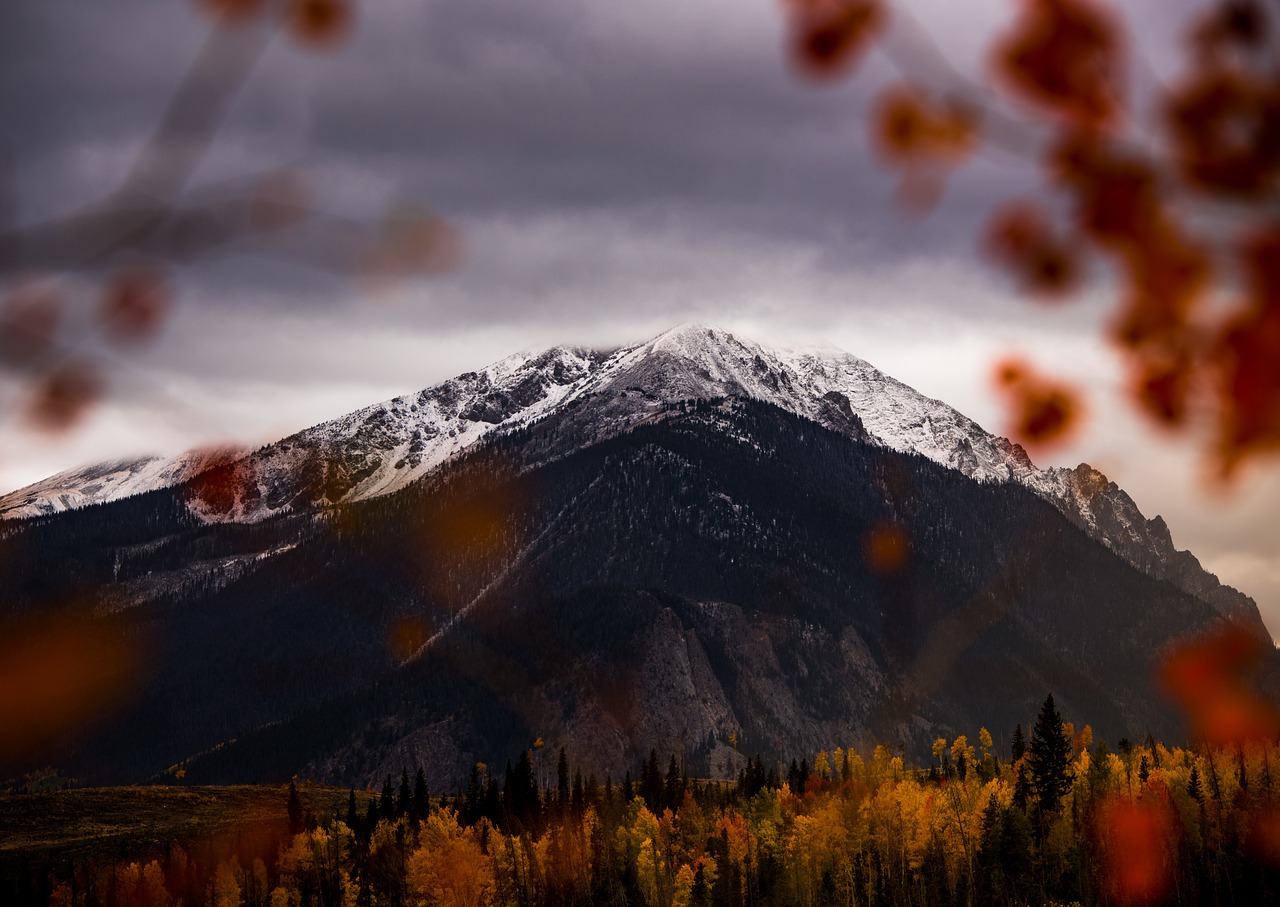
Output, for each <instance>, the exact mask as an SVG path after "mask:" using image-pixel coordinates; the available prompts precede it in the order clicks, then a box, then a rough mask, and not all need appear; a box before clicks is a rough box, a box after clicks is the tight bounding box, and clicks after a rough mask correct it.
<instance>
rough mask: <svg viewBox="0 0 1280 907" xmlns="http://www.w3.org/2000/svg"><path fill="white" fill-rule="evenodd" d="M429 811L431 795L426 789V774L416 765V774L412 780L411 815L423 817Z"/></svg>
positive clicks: (420, 818) (418, 817) (417, 817)
mask: <svg viewBox="0 0 1280 907" xmlns="http://www.w3.org/2000/svg"><path fill="white" fill-rule="evenodd" d="M430 812H431V795H430V793H428V791H427V776H426V773H425V772H423V771H422V766H418V776H417V777H416V778H414V780H413V817H414V818H415V819H418V820H422V819H425V818H426V817H427V814H428V813H430Z"/></svg>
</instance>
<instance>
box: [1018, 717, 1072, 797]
mask: <svg viewBox="0 0 1280 907" xmlns="http://www.w3.org/2000/svg"><path fill="white" fill-rule="evenodd" d="M1027 767H1028V768H1029V769H1030V772H1031V783H1032V785H1033V786H1034V788H1035V795H1036V805H1037V806H1038V807H1039V808H1040V813H1041V815H1045V816H1047V815H1049V814H1050V813H1052V812H1054V810H1056V809H1057V808H1058V803H1059V802H1060V801H1061V800H1062V798H1063V797H1064V796H1065V795H1066V793H1067V791H1068V790H1070V788H1071V743H1070V741H1068V740H1067V737H1066V734H1065V733H1063V726H1062V716H1061V715H1059V714H1058V709H1057V707H1056V706H1055V705H1054V704H1053V694H1052V693H1050V694H1049V697H1048V698H1047V699H1046V700H1045V701H1044V705H1042V706H1041V707H1040V714H1039V715H1038V716H1037V717H1036V726H1035V727H1034V728H1033V729H1032V731H1031V748H1030V751H1029V755H1028V757H1027Z"/></svg>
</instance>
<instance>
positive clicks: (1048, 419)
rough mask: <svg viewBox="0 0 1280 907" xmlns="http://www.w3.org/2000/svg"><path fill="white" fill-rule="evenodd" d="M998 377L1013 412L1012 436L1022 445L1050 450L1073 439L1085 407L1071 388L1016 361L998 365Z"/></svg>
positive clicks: (998, 386)
mask: <svg viewBox="0 0 1280 907" xmlns="http://www.w3.org/2000/svg"><path fill="white" fill-rule="evenodd" d="M994 378H995V384H996V388H997V390H999V391H1000V392H1001V393H1002V394H1003V395H1004V397H1005V402H1006V404H1007V406H1008V409H1009V427H1008V433H1009V435H1010V437H1012V438H1013V439H1014V440H1015V441H1017V442H1019V443H1020V444H1023V445H1024V446H1026V447H1031V448H1040V449H1046V448H1049V447H1053V446H1055V445H1058V444H1061V443H1064V442H1065V441H1067V440H1069V439H1070V438H1071V436H1072V435H1073V434H1074V433H1075V431H1076V429H1077V428H1079V426H1080V423H1081V421H1082V417H1083V411H1084V405H1083V403H1082V402H1081V400H1080V395H1079V393H1078V392H1077V391H1076V390H1075V389H1073V388H1072V387H1070V386H1069V385H1067V384H1064V383H1062V382H1060V381H1056V380H1053V379H1050V378H1047V377H1045V376H1043V375H1040V374H1037V373H1036V372H1035V371H1033V370H1032V369H1031V368H1030V366H1028V365H1026V364H1025V363H1023V362H1020V361H1018V360H1016V359H1007V360H1003V361H1001V362H999V363H997V365H996V368H995V374H994Z"/></svg>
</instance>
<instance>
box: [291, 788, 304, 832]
mask: <svg viewBox="0 0 1280 907" xmlns="http://www.w3.org/2000/svg"><path fill="white" fill-rule="evenodd" d="M303 825H304V821H303V816H302V801H301V800H300V799H299V798H298V786H297V785H296V784H294V783H293V782H292V781H290V782H289V831H290V832H292V833H293V834H295V835H296V834H297V833H298V832H300V831H302V829H303Z"/></svg>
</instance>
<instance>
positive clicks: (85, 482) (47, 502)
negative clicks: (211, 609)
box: [0, 447, 249, 519]
mask: <svg viewBox="0 0 1280 907" xmlns="http://www.w3.org/2000/svg"><path fill="white" fill-rule="evenodd" d="M248 453H249V451H248V449H246V448H239V447H220V448H210V449H206V450H196V451H189V452H187V453H184V454H181V455H180V456H176V457H155V456H150V457H135V458H133V459H123V460H107V461H105V462H102V463H94V464H91V465H89V466H81V467H78V468H76V469H69V470H67V471H65V472H60V473H58V474H57V475H53V476H50V477H49V478H47V479H42V480H40V481H39V482H36V483H35V484H33V485H28V486H26V487H25V488H20V489H18V490H17V491H14V492H11V493H10V494H7V495H5V496H4V497H0V518H5V519H24V518H26V517H35V516H47V515H49V514H52V513H61V512H62V511H64V510H74V509H76V508H78V507H87V506H89V505H91V504H102V503H106V502H107V501H117V500H120V499H121V498H127V497H132V496H133V495H135V494H141V493H142V492H144V491H152V490H154V489H156V488H167V487H169V486H170V485H179V484H181V483H183V482H186V481H188V480H190V479H192V478H194V477H195V476H197V475H199V474H200V473H202V472H204V471H206V470H207V469H209V468H210V467H212V466H215V465H217V464H219V463H225V462H233V461H235V460H238V459H240V458H242V457H244V456H246V455H247V454H248Z"/></svg>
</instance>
